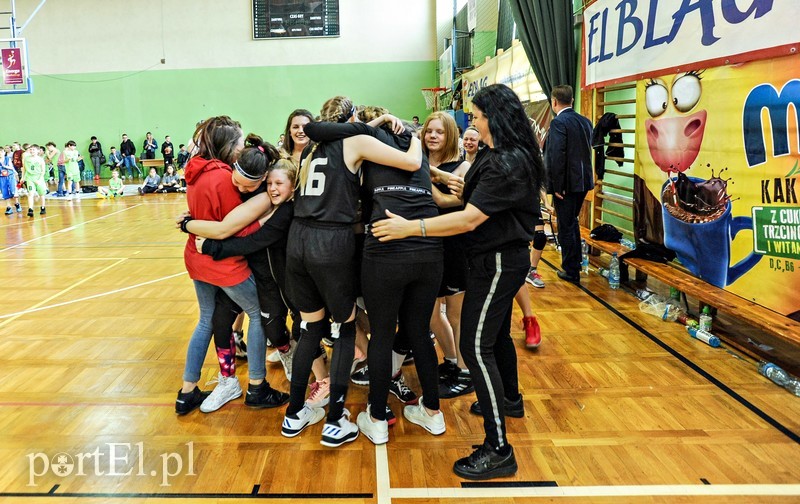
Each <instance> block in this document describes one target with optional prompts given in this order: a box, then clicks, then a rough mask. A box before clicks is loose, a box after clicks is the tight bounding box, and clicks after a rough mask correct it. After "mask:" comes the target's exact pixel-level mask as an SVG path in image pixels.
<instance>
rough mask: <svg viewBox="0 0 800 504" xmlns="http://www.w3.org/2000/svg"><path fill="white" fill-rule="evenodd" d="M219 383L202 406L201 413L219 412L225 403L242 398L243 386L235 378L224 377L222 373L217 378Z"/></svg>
mask: <svg viewBox="0 0 800 504" xmlns="http://www.w3.org/2000/svg"><path fill="white" fill-rule="evenodd" d="M217 382H218V383H217V387H216V388H215V389H214V390H212V391H211V394H209V396H208V397H206V398H205V400H204V401H203V404H201V405H200V411H202V412H203V413H211V412H212V411H217V410H218V409H220V408H221V407H222V406H224V405H225V403H228V402H230V401H233V400H234V399H236V398H237V397H242V386H241V385H240V384H239V380H238V379H237V378H236V377H235V376H222V373H220V375H219V376H218V377H217Z"/></svg>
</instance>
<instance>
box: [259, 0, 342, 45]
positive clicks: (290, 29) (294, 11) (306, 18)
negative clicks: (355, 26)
mask: <svg viewBox="0 0 800 504" xmlns="http://www.w3.org/2000/svg"><path fill="white" fill-rule="evenodd" d="M338 36H339V0H253V38H254V39H274V38H289V37H338Z"/></svg>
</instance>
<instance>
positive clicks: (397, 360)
mask: <svg viewBox="0 0 800 504" xmlns="http://www.w3.org/2000/svg"><path fill="white" fill-rule="evenodd" d="M404 360H406V356H405V354H399V353H397V352H395V351H394V350H392V376H397V373H399V372H400V368H401V367H403V361H404Z"/></svg>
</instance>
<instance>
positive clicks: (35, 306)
mask: <svg viewBox="0 0 800 504" xmlns="http://www.w3.org/2000/svg"><path fill="white" fill-rule="evenodd" d="M0 252H2V251H0ZM124 261H127V259H120V260H119V261H116V262H115V263H114V264H110V265H108V266H106V267H105V268H103V269H101V270H100V271H96V272H94V273H92V274H91V275H89V276H87V277H85V278H82V279H80V280H78V281H77V282H75V283H74V284H72V285H70V286H69V287H67V288H66V289H63V290H61V291H59V292H57V293H55V294H53V295H52V296H50V297H49V298H47V299H45V300H43V301H40V302H38V303H36V304H35V305H33V306H31V307H30V308H28V310H25V311H21V312H19V313H18V314H16V315H15V314H11V315H6V316H3V317H0V318H7V319H8V320H6V321H4V322H0V327H3V326H4V325H6V324H8V323H9V322H13V321H14V320H16V319H17V318H19V317H20V316H22V315H24V314H25V313H28V312H30V311H33V310H36V309H37V308H39V307H40V306H42V305H43V304H45V303H47V302H48V301H52V300H53V299H55V298H57V297H58V296H61V295H62V294H66V293H67V292H69V291H71V290H72V289H74V288H75V287H77V286H79V285H82V284H84V283H86V282H88V281H89V280H91V279H92V278H94V277H96V276H97V275H100V274H101V273H105V272H106V271H108V270H110V269H111V268H114V267H115V266H117V265H119V264H122V263H123V262H124Z"/></svg>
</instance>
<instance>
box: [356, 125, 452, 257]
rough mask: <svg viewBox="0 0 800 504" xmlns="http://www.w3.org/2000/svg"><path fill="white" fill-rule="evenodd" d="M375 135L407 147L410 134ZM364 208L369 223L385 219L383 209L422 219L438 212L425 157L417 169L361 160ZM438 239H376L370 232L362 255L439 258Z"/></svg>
mask: <svg viewBox="0 0 800 504" xmlns="http://www.w3.org/2000/svg"><path fill="white" fill-rule="evenodd" d="M377 132H378V134H377V135H376V137H377V138H378V139H379V140H381V141H383V142H384V143H386V144H387V145H391V146H393V147H395V148H399V149H401V150H408V146H409V144H410V140H411V137H410V136H408V137H405V136H403V137H398V136H392V135H389V134H388V133H386V132H385V131H383V130H377ZM363 169H364V182H363V189H364V191H362V192H363V193H364V197H363V199H364V201H365V202H369V205H368V206H367V205H365V208H371V212H370V216H369V224H370V225H372V224H374V223H375V222H377V221H379V220H382V219H385V218H386V210H390V211H391V212H392V213H395V214H397V215H400V216H401V217H404V218H406V219H409V220H417V219H424V218H428V217H435V216H436V215H438V211H437V208H436V204H435V203H434V202H433V197H432V195H431V175H430V169H429V167H428V160H427V159H426V158H425V157H424V156H423V158H422V166H421V168H420V169H419V170H417V171H414V172H408V171H403V170H399V169H397V168H390V167H388V166H383V165H379V164H376V163H372V162H369V161H364V164H363ZM441 250H442V245H441V238H433V237H427V238H423V237H421V236H409V237H408V238H404V239H402V240H393V241H389V242H380V241H378V239H377V238H375V236H373V235H372V233H371V232H368V233H367V240H366V243H365V244H364V255H365V256H380V255H389V256H392V257H397V256H398V255H400V254H405V255H412V256H413V257H415V258H417V259H418V260H420V261H424V260H429V259H431V258H433V259H436V258H437V257H438V258H439V260H441Z"/></svg>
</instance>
